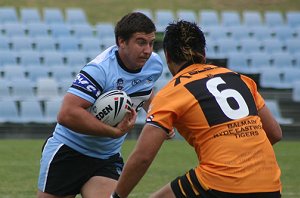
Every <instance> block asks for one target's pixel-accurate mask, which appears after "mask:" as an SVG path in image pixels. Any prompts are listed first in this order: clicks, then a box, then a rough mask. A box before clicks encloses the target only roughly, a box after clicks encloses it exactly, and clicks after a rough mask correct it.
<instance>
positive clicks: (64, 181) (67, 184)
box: [39, 145, 124, 196]
mask: <svg viewBox="0 0 300 198" xmlns="http://www.w3.org/2000/svg"><path fill="white" fill-rule="evenodd" d="M49 163H50V164H49V167H48V168H47V169H45V168H43V167H41V171H43V172H47V173H46V174H41V173H40V178H41V177H42V179H40V178H39V182H40V181H43V186H44V189H40V190H41V191H43V192H46V193H49V194H52V195H57V196H66V195H76V194H79V193H80V190H81V188H82V186H83V185H84V184H85V183H86V182H87V181H88V180H89V179H90V178H91V177H93V176H103V177H108V178H111V179H114V180H118V179H119V176H120V174H121V171H122V169H123V166H124V162H123V158H122V157H121V156H120V155H119V154H116V155H113V156H111V157H110V158H109V159H98V158H93V157H89V156H86V155H83V154H81V153H79V152H77V151H75V150H73V149H71V148H70V147H68V146H66V145H63V146H61V147H60V148H59V150H58V151H57V152H56V154H55V156H54V158H53V159H52V160H51V162H49ZM43 169H44V170H43ZM41 175H46V176H41ZM39 186H40V185H39Z"/></svg>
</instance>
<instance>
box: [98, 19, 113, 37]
mask: <svg viewBox="0 0 300 198" xmlns="http://www.w3.org/2000/svg"><path fill="white" fill-rule="evenodd" d="M95 30H96V36H97V38H98V39H99V40H100V42H101V41H102V40H103V39H104V38H107V37H108V38H115V28H114V24H113V23H109V22H99V23H97V24H96V26H95Z"/></svg>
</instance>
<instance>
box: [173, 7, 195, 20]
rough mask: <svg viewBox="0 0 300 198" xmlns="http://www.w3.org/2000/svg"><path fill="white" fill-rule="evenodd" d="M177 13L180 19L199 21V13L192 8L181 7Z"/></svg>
mask: <svg viewBox="0 0 300 198" xmlns="http://www.w3.org/2000/svg"><path fill="white" fill-rule="evenodd" d="M176 15H177V18H178V19H181V20H186V21H190V22H195V23H198V17H197V14H196V13H195V12H194V11H192V10H185V9H179V10H178V11H177V13H176Z"/></svg>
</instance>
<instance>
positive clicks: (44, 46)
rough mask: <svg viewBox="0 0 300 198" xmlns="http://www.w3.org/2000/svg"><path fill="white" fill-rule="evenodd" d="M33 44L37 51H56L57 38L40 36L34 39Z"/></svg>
mask: <svg viewBox="0 0 300 198" xmlns="http://www.w3.org/2000/svg"><path fill="white" fill-rule="evenodd" d="M33 46H34V49H35V50H36V51H39V52H45V51H56V39H55V38H54V37H52V36H39V37H36V38H35V39H34V40H33Z"/></svg>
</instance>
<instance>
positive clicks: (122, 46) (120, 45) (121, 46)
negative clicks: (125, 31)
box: [118, 37, 126, 48]
mask: <svg viewBox="0 0 300 198" xmlns="http://www.w3.org/2000/svg"><path fill="white" fill-rule="evenodd" d="M118 43H119V47H120V48H124V47H125V44H126V41H125V40H124V39H123V38H121V37H118Z"/></svg>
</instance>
